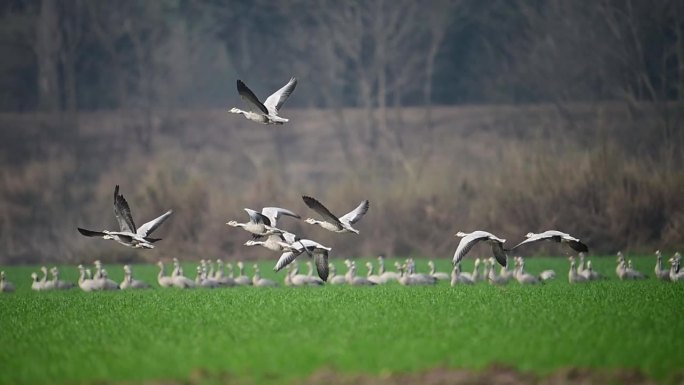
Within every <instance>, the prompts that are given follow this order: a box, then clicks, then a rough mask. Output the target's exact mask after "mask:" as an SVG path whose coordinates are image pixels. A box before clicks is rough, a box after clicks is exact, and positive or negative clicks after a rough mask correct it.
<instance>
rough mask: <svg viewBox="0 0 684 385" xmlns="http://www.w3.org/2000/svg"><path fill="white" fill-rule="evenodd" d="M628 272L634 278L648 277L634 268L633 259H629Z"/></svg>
mask: <svg viewBox="0 0 684 385" xmlns="http://www.w3.org/2000/svg"><path fill="white" fill-rule="evenodd" d="M627 274H628V275H630V276H631V277H632V278H633V279H646V278H648V277H647V276H646V274H644V273H642V272H640V271H638V270H636V269H634V267H633V265H632V260H631V259H630V260H629V261H627Z"/></svg>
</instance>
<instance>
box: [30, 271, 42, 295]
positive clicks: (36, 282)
mask: <svg viewBox="0 0 684 385" xmlns="http://www.w3.org/2000/svg"><path fill="white" fill-rule="evenodd" d="M31 280H32V281H33V282H32V283H31V290H35V291H42V290H43V283H42V282H40V280H39V279H38V273H35V272H33V273H31Z"/></svg>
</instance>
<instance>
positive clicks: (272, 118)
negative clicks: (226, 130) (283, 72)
mask: <svg viewBox="0 0 684 385" xmlns="http://www.w3.org/2000/svg"><path fill="white" fill-rule="evenodd" d="M295 87H297V79H295V78H291V79H290V81H289V82H287V84H285V85H284V86H283V87H282V88H281V89H279V90H278V91H276V92H274V93H273V94H272V95H271V96H269V97H268V98H266V101H264V102H263V103H262V102H261V101H260V100H259V98H258V97H257V96H256V95H255V94H254V92H252V90H250V89H249V87H247V85H246V84H245V83H244V82H243V81H242V80H239V79H238V81H237V90H238V93H239V94H240V96H241V97H242V98H243V99H245V100H246V101H248V102H249V103H250V104H251V105H252V106H253V108H252V109H250V110H249V111H243V110H241V109H239V108H235V107H233V108H231V110H230V112H232V113H234V114H242V115H244V117H245V118H247V119H249V120H251V121H254V122H257V123H262V124H283V123H287V122H288V121H289V119H285V118H281V117H280V116H278V112H280V108H281V107H282V106H283V104H285V101H286V100H287V98H288V97H289V96H290V95H291V94H292V91H294V89H295Z"/></svg>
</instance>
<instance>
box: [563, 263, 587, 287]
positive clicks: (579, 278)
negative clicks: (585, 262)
mask: <svg viewBox="0 0 684 385" xmlns="http://www.w3.org/2000/svg"><path fill="white" fill-rule="evenodd" d="M568 259H569V260H570V271H568V282H570V283H583V282H587V281H588V280H587V278H586V277H585V276H583V275H581V274H578V273H577V267H575V257H570V258H568Z"/></svg>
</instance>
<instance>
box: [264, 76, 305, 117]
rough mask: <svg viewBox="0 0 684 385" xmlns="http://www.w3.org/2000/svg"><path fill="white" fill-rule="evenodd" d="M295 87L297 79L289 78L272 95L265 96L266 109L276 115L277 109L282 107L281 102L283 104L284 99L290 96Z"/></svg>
mask: <svg viewBox="0 0 684 385" xmlns="http://www.w3.org/2000/svg"><path fill="white" fill-rule="evenodd" d="M295 87H297V79H295V78H291V79H290V81H289V82H287V84H285V85H284V86H283V88H281V89H279V90H278V91H276V92H274V93H273V95H271V96H269V97H268V98H266V101H265V102H264V106H266V108H268V111H269V112H270V113H271V114H272V115H278V110H280V107H282V106H283V104H285V101H286V100H287V98H288V97H289V96H290V94H291V93H292V91H294V89H295Z"/></svg>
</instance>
